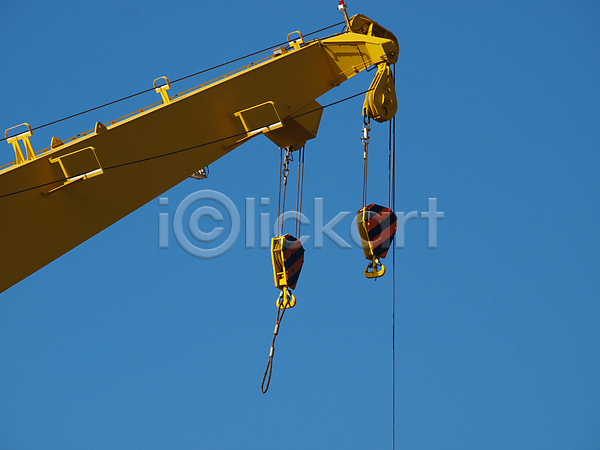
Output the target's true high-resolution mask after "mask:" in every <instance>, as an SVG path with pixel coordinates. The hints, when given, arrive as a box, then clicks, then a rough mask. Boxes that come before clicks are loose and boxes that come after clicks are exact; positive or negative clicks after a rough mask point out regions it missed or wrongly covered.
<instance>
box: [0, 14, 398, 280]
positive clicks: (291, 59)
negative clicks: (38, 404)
mask: <svg viewBox="0 0 600 450" xmlns="http://www.w3.org/2000/svg"><path fill="white" fill-rule="evenodd" d="M347 23H348V25H349V26H348V27H347V30H346V32H344V33H340V34H337V35H334V36H332V37H328V38H325V39H315V40H312V41H309V42H304V39H303V37H302V35H301V34H300V33H299V32H293V33H290V35H288V42H289V46H288V47H286V48H280V49H278V50H276V51H275V52H274V54H273V55H272V56H270V57H269V58H266V59H264V60H262V61H259V62H258V63H255V64H252V65H250V66H247V67H245V68H243V69H241V70H239V71H236V72H234V73H232V74H229V75H226V76H224V77H221V78H220V79H218V80H216V81H214V82H212V83H210V84H207V85H203V86H200V87H198V88H195V89H193V90H191V91H190V92H186V93H182V94H178V95H175V96H173V97H169V96H168V93H167V89H168V88H169V87H170V85H169V83H168V80H167V79H166V78H165V79H164V83H163V82H161V84H159V80H160V79H157V80H155V87H156V91H157V93H160V95H161V99H162V101H161V103H160V104H159V105H156V106H154V107H151V108H149V109H147V110H142V111H139V112H137V113H136V114H134V115H131V116H130V117H127V118H125V119H123V120H121V121H118V122H111V123H108V124H101V123H97V124H96V126H95V129H94V130H93V131H91V132H89V133H87V134H85V133H84V134H85V135H78V136H77V137H76V138H74V139H72V140H69V141H65V142H63V141H61V140H60V139H58V138H53V139H52V144H51V146H50V147H49V148H48V149H46V150H44V151H42V152H39V153H37V154H36V153H35V152H34V150H33V148H32V147H31V144H30V142H29V136H31V128H30V127H29V125H27V124H24V126H25V127H27V130H26V131H24V132H22V133H20V134H17V135H14V136H12V135H10V134H9V133H8V131H9V130H10V129H9V130H7V132H6V137H7V138H8V139H7V141H8V143H9V144H11V145H12V146H13V149H14V151H15V156H16V159H15V162H14V163H13V164H12V165H10V166H9V167H5V168H3V169H0V211H1V218H0V249H1V252H2V260H3V264H2V266H3V267H2V272H1V274H0V292H2V291H4V290H6V289H8V288H9V287H11V286H12V285H14V284H16V283H18V282H19V281H20V280H22V279H24V278H25V277H27V276H29V275H30V274H32V273H33V272H35V271H37V270H39V269H40V268H42V267H44V266H45V265H46V264H48V263H50V262H52V261H53V260H55V259H56V258H58V257H60V256H61V255H63V254H64V253H66V252H68V251H69V250H71V249H72V248H74V247H76V246H77V245H79V244H81V243H82V242H84V241H85V240H87V239H89V238H90V237H92V236H94V235H95V234H97V233H99V232H100V231H102V230H103V229H105V228H107V227H108V226H110V225H111V224H113V223H115V222H116V221H118V220H119V219H121V218H123V217H124V216H126V215H127V214H129V213H131V212H133V211H135V210H136V209H137V208H139V207H141V206H143V205H144V204H146V203H147V202H149V201H150V200H152V199H154V198H156V197H157V196H159V195H160V194H162V193H163V192H165V191H167V190H168V189H170V188H171V187H173V186H175V185H177V184H178V183H180V182H181V181H183V180H185V179H186V178H187V177H189V176H190V174H191V173H193V172H195V171H196V170H198V169H199V168H202V167H205V166H207V165H209V164H210V163H212V162H213V161H215V160H217V159H219V158H220V157H222V156H223V155H225V154H226V153H228V152H230V151H231V150H233V149H234V148H236V147H237V146H239V145H241V144H242V143H244V142H245V141H247V140H248V139H251V138H252V137H254V136H257V135H259V134H265V135H266V136H267V137H268V138H269V139H271V140H272V141H273V142H274V143H276V144H277V145H278V146H279V147H280V148H284V147H285V148H287V147H292V148H293V149H296V148H299V147H301V146H302V145H303V144H304V143H305V142H306V141H307V140H308V139H312V138H314V137H315V136H316V134H317V129H318V126H319V121H320V118H321V114H322V109H321V108H320V105H319V104H318V103H317V102H316V99H317V98H318V97H319V96H321V95H323V94H324V93H325V92H327V91H329V90H330V89H332V88H333V87H335V86H338V85H339V84H340V83H342V82H344V81H345V80H347V79H348V78H350V77H352V76H353V75H355V74H357V73H359V72H360V71H362V70H364V69H366V68H368V67H370V66H373V65H376V66H378V69H379V70H378V72H377V74H378V75H377V76H376V78H375V80H374V84H373V85H372V86H371V90H370V92H369V95H368V99H367V100H368V102H370V104H371V107H370V109H372V110H373V111H377V115H378V116H379V119H378V118H376V120H382V121H383V120H387V119H389V118H390V117H391V116H393V115H394V114H395V111H396V103H395V91H394V86H393V80H391V77H389V76H386V74H385V73H384V72H385V71H386V70H387V71H388V72H387V73H388V74H389V64H393V63H395V62H396V60H397V57H398V42H397V40H396V38H395V36H394V35H393V34H392V33H391V32H389V31H388V30H386V29H385V28H383V27H381V26H380V25H378V24H377V23H376V22H374V21H372V20H371V19H369V18H367V17H365V16H362V15H356V16H354V17H352V19H350V20H349V21H348V22H347ZM292 37H295V38H296V39H295V40H294V39H292ZM161 78H163V77H161ZM21 129H24V128H23V127H21ZM21 144H22V145H23V146H24V147H25V150H26V152H25V154H23V153H22V150H21Z"/></svg>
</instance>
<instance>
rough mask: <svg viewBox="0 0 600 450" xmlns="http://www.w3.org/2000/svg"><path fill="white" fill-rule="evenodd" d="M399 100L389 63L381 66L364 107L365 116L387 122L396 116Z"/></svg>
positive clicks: (378, 68)
mask: <svg viewBox="0 0 600 450" xmlns="http://www.w3.org/2000/svg"><path fill="white" fill-rule="evenodd" d="M397 110H398V100H397V98H396V85H395V83H394V76H393V75H392V71H391V70H390V65H389V64H387V63H382V64H379V66H378V67H377V73H376V74H375V78H374V79H373V82H372V83H371V86H370V87H369V91H368V92H367V95H366V97H365V103H364V105H363V115H367V116H369V117H370V118H372V119H373V120H376V121H377V122H380V123H382V122H385V121H387V120H390V119H391V118H392V117H394V116H395V115H396V111H397Z"/></svg>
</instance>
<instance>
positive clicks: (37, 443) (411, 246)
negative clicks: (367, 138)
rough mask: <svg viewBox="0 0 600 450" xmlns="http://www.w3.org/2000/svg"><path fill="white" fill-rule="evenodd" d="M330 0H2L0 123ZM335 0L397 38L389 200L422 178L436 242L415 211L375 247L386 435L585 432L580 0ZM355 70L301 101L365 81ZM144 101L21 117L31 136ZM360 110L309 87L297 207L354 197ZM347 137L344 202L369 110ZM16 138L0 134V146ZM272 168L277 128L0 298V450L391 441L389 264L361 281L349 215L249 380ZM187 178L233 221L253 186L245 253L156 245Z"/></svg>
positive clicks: (585, 173) (137, 83)
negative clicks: (264, 388)
mask: <svg viewBox="0 0 600 450" xmlns="http://www.w3.org/2000/svg"><path fill="white" fill-rule="evenodd" d="M336 6H337V2H336V1H312V0H310V1H306V2H301V3H298V2H275V1H265V2H260V3H255V2H238V1H231V2H227V3H223V2H221V3H219V2H215V3H204V2H177V1H175V2H170V3H165V2H144V3H142V2H135V1H122V2H112V1H109V2H104V3H101V4H99V3H85V4H83V3H81V2H39V1H23V2H10V3H9V2H6V1H3V2H2V3H1V4H0V11H1V13H2V18H3V26H2V27H1V28H0V40H1V41H2V42H3V44H4V45H3V46H2V48H3V50H2V57H1V58H0V67H1V68H2V74H3V79H2V88H1V91H2V102H1V106H0V125H2V126H4V129H6V128H9V127H11V126H13V125H17V124H19V123H22V122H29V123H30V124H31V125H32V126H38V125H41V124H43V123H47V122H49V121H52V120H55V119H58V118H61V117H64V116H67V115H70V114H73V113H76V112H79V111H81V110H85V109H88V108H90V107H93V106H96V105H99V104H102V103H105V102H108V101H111V100H114V99H117V98H120V97H123V96H125V95H129V94H131V93H134V92H138V91H141V90H143V89H146V88H148V87H151V84H150V83H151V82H152V80H154V79H155V78H156V77H158V76H162V75H166V76H168V77H170V78H171V79H175V78H179V77H182V76H185V75H188V74H190V73H193V72H196V71H199V70H202V69H204V68H207V67H210V66H213V65H215V64H219V63H222V62H224V61H228V60H230V59H233V58H236V57H239V56H242V55H245V54H248V53H250V52H253V51H256V50H259V49H262V48H266V47H269V46H270V45H275V44H278V43H280V42H282V41H283V40H285V37H286V35H287V34H288V33H289V32H291V31H294V30H300V31H302V32H304V33H307V32H310V31H313V30H316V29H319V28H322V27H324V26H328V25H331V24H333V23H336V22H338V21H340V20H341V16H340V15H339V14H338V13H337V12H336ZM348 7H349V12H350V14H351V15H352V14H356V13H361V14H364V15H367V16H368V17H371V18H372V19H374V20H376V21H378V22H380V23H381V24H382V25H383V26H385V27H386V28H388V29H390V30H391V31H393V32H394V33H395V34H396V36H397V37H398V39H399V41H400V46H401V54H400V58H399V61H398V64H397V65H396V73H397V77H396V88H397V94H398V101H399V110H398V114H397V148H398V153H397V164H398V168H397V189H396V195H397V200H396V210H397V211H403V212H405V213H409V212H411V211H417V212H423V211H426V210H427V199H428V198H437V199H438V200H437V202H438V210H439V211H443V212H444V219H443V220H439V221H438V236H437V238H438V246H437V248H436V249H428V248H427V221H426V220H421V219H415V220H411V221H409V222H407V224H406V229H405V247H404V248H403V249H398V250H397V253H396V289H397V290H396V443H397V446H398V448H410V449H429V448H431V449H440V448H463V449H468V448H523V449H532V448H540V449H542V448H543V449H549V448H597V447H598V445H600V432H599V431H598V422H599V419H600V383H599V381H598V373H599V370H600V346H599V342H600V340H599V338H600V330H599V327H598V319H599V318H600V303H599V301H598V300H599V295H598V292H599V287H600V286H599V281H598V280H599V279H600V277H599V263H598V250H599V247H600V245H599V244H600V240H599V238H598V232H597V228H598V227H597V224H598V221H599V220H600V214H599V212H598V207H599V203H600V202H599V200H600V199H599V192H600V189H599V183H598V169H599V168H600V153H599V147H600V145H599V144H600V127H599V123H600V85H599V83H598V79H599V74H600V70H599V69H600V39H599V38H600V7H599V6H598V4H597V3H596V2H592V1H583V0H581V1H551V2H539V1H525V2H516V1H509V2H460V3H454V2H441V1H402V2H385V1H381V2H367V1H351V2H349V4H348ZM241 64H242V63H239V65H241ZM236 67H237V66H236V65H234V66H232V69H231V70H233V68H236ZM225 71H228V68H227V69H221V70H220V71H219V70H217V71H215V72H214V73H210V74H207V75H206V76H204V75H202V76H200V77H196V79H194V80H190V81H189V84H186V82H181V83H179V85H174V86H173V88H172V91H171V92H177V91H181V90H184V89H185V88H187V87H191V86H194V85H195V84H199V83H200V82H203V81H207V80H209V79H212V78H214V77H216V76H218V75H220V74H222V73H225ZM373 74H374V72H371V73H368V74H367V73H361V74H359V75H358V76H356V77H355V78H353V79H351V80H349V81H348V82H347V83H345V84H344V85H342V86H340V87H338V88H336V89H333V90H332V91H331V92H329V93H328V94H327V95H325V96H323V97H322V98H320V99H319V101H320V102H321V103H322V104H326V103H329V102H333V101H336V100H339V99H342V98H345V97H348V96H350V95H353V94H356V93H358V92H361V91H364V90H365V89H367V88H368V86H369V84H370V82H371V79H372V78H371V77H372V76H373ZM202 77H205V78H202ZM196 81H197V82H196ZM157 100H158V98H157V94H154V93H150V94H146V95H144V96H140V97H136V98H135V99H132V100H130V101H128V102H123V103H119V104H118V105H115V106H113V107H111V108H107V109H105V110H101V111H97V112H93V113H90V114H87V115H84V116H81V117H78V118H76V119H72V120H69V121H66V122H62V123H60V124H57V125H55V126H52V127H48V128H44V129H40V130H37V131H35V132H34V135H33V138H32V143H33V146H34V148H36V149H41V148H44V147H47V146H48V145H49V143H50V138H51V137H52V136H54V135H56V136H59V137H64V138H68V137H70V136H73V135H75V134H77V133H79V132H81V131H85V130H88V129H90V128H92V127H93V125H94V123H95V122H96V121H108V120H111V119H114V118H116V117H119V116H121V115H124V114H126V113H129V112H131V111H133V110H135V109H138V108H141V107H143V106H146V105H148V104H150V103H153V102H154V101H157ZM361 106H362V99H361V98H355V99H353V100H350V101H347V102H344V103H342V104H340V105H337V106H333V107H331V108H327V109H326V110H325V111H324V114H323V119H322V121H321V127H320V131H319V136H318V137H317V139H315V140H313V141H310V142H309V143H308V144H307V147H306V168H305V188H304V202H305V208H304V212H305V214H306V215H307V217H308V218H309V219H310V220H311V223H314V218H315V210H314V208H313V199H314V198H322V199H323V216H324V220H325V222H328V221H329V220H331V219H333V218H334V217H335V216H336V215H337V214H338V213H340V212H351V211H356V210H357V209H359V208H360V202H361V189H362V147H361V142H360V133H361V132H360V128H361V125H362V118H361V112H360V111H361ZM207 114H210V106H209V105H208V106H207ZM371 135H372V136H371V146H370V149H371V159H370V161H369V163H370V172H369V198H368V201H369V202H377V203H385V202H387V181H386V180H387V148H388V147H387V145H388V144H387V142H388V141H387V139H388V138H387V136H388V128H387V125H379V124H375V125H374V126H373V131H372V133H371ZM2 146H4V149H3V150H1V148H2ZM12 155H13V153H12V149H11V147H10V146H9V145H8V144H6V143H0V165H3V164H5V163H7V162H9V161H10V160H11V159H12ZM278 164H279V152H278V150H277V148H276V147H275V145H274V144H272V143H271V142H270V141H269V140H267V139H266V138H264V137H259V138H256V139H254V140H253V141H251V142H249V143H247V144H244V145H243V146H242V147H240V148H238V149H236V150H235V151H234V152H232V153H231V154H229V155H227V156H226V157H224V158H222V159H221V160H219V161H217V162H216V163H215V164H213V165H211V167H210V176H209V178H208V179H207V180H204V181H196V180H191V179H190V180H186V181H184V182H183V183H181V184H180V185H178V186H176V187H174V188H173V189H171V190H169V191H168V192H166V193H165V194H164V195H163V196H162V197H168V198H169V205H168V206H159V204H158V199H156V200H153V201H152V202H150V203H149V204H147V205H145V206H144V207H142V208H140V209H139V210H138V211H136V212H134V213H133V214H131V215H129V216H128V217H126V218H124V219H123V220H121V221H120V222H118V223H117V224H115V225H114V226H112V227H110V228H109V229H107V230H105V231H103V232H102V233H100V234H99V235H98V236H96V237H94V238H93V239H91V240H89V241H88V242H86V243H84V244H82V245H80V246H79V247H77V248H76V249H74V250H73V251H71V252H70V253H69V254H67V255H65V256H63V257H61V258H60V259H58V260H57V261H55V262H53V263H51V264H50V265H48V266H47V267H45V268H44V269H42V270H40V271H39V272H37V273H35V274H33V275H32V276H30V277H29V278H27V279H26V280H24V281H23V282H21V283H19V284H18V285H16V286H14V287H12V288H11V289H9V290H8V291H6V292H4V293H2V294H0V361H2V364H0V448H6V449H39V448H46V449H70V448H73V449H75V448H90V449H94V448H98V449H104V448H140V449H142V448H143V449H149V448H178V449H185V448H193V449H197V448H203V449H239V448H250V449H254V448H257V449H258V448H260V449H271V448H287V449H307V448H314V449H330V448H344V449H365V448H389V447H390V446H391V439H392V399H391V394H392V386H391V384H392V366H391V364H392V361H391V360H392V348H391V343H392V317H391V311H392V299H391V289H392V285H391V282H392V277H391V267H392V264H391V257H388V258H387V259H386V260H385V263H386V265H387V266H388V269H389V270H390V273H388V274H387V275H386V276H385V277H383V278H382V279H380V280H378V281H376V282H373V281H368V280H366V279H365V278H364V277H363V275H362V271H363V269H364V267H365V259H364V257H363V255H362V251H361V249H360V248H358V247H356V246H355V245H354V244H352V242H351V240H350V237H349V236H350V233H349V230H350V218H345V219H344V220H343V221H342V222H341V223H340V224H339V225H338V226H337V227H336V228H335V231H336V232H337V233H338V234H339V235H340V237H342V238H343V239H345V240H346V241H348V242H349V243H350V244H351V246H352V248H351V249H343V248H339V247H338V246H337V245H336V244H335V243H334V242H332V241H331V240H329V239H327V238H325V240H324V245H323V248H314V239H313V240H312V242H311V241H309V243H308V244H307V245H306V253H305V264H304V267H303V269H302V274H301V276H300V279H299V282H298V286H297V289H296V291H295V294H296V297H297V299H298V303H297V306H296V307H295V308H294V309H292V310H290V311H288V312H287V313H286V315H285V318H284V320H283V322H282V325H281V331H280V335H279V337H278V339H277V344H276V354H275V363H274V370H273V378H272V381H271V387H270V389H269V392H268V393H267V394H266V395H263V394H261V392H260V389H259V387H260V381H261V378H262V374H263V371H264V367H265V364H266V362H267V357H268V351H269V344H270V340H271V337H272V332H273V326H274V321H275V313H276V309H275V300H276V298H277V293H278V291H277V289H276V288H275V287H274V286H273V280H272V269H271V262H270V255H269V251H268V250H267V249H261V248H259V245H258V244H259V235H258V232H259V228H260V224H259V217H260V214H261V213H263V214H266V213H268V214H269V217H270V219H271V220H272V219H274V218H275V216H276V213H277V182H276V177H277V174H278ZM192 169H194V170H196V168H192ZM192 171H193V170H192ZM202 189H211V190H215V191H218V192H220V193H222V194H224V195H226V196H227V197H228V198H229V199H231V201H232V202H233V203H234V205H235V206H236V208H237V209H238V210H239V212H240V214H241V216H242V218H243V217H244V208H245V199H246V198H254V199H256V222H255V224H254V225H255V230H256V234H255V239H256V242H257V245H256V246H255V248H250V249H248V248H245V242H244V227H242V232H241V234H240V236H239V237H238V239H237V240H236V242H235V243H234V245H233V246H232V248H231V249H230V250H229V251H228V252H227V253H225V254H224V255H222V256H220V257H218V258H215V259H208V260H207V259H200V258H195V257H193V256H191V255H189V254H188V253H186V252H185V251H184V250H183V249H182V248H181V247H180V246H179V245H178V244H177V241H176V240H175V238H174V235H173V231H172V229H170V230H169V248H167V249H159V248H158V217H159V214H160V213H168V214H169V218H170V220H171V219H172V217H173V215H174V214H175V211H176V209H177V206H178V204H180V202H181V201H182V200H183V199H184V198H185V197H187V196H188V195H190V194H192V193H194V192H197V191H199V190H202ZM123 195H126V193H124V194H123ZM261 198H269V199H270V204H269V205H268V206H261V205H260V199H261ZM114 201H115V202H118V201H119V199H118V198H115V199H114ZM221 211H223V210H222V209H221ZM1 220H10V219H9V218H6V217H3V218H2V219H1ZM214 225H215V224H214V223H212V221H211V220H210V219H208V218H203V219H202V221H201V222H200V228H201V229H202V230H204V231H210V229H211V228H212V227H213V226H214ZM218 225H219V226H225V227H227V224H226V221H225V222H224V224H218ZM40 227H43V224H40ZM303 229H304V230H306V231H305V232H307V233H313V234H314V228H313V227H312V225H311V226H306V227H304V228H303ZM4 238H6V237H4ZM4 238H3V239H4ZM22 239H23V240H24V248H25V249H26V250H24V251H35V249H28V248H27V245H26V237H22ZM190 239H191V238H190ZM217 242H218V241H217ZM3 264H6V265H8V264H10V261H5V262H4V263H3Z"/></svg>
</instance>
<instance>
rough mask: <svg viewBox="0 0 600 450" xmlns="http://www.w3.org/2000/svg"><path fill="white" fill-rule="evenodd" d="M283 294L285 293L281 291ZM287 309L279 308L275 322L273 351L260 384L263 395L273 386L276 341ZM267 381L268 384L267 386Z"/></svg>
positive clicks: (270, 353) (272, 342)
mask: <svg viewBox="0 0 600 450" xmlns="http://www.w3.org/2000/svg"><path fill="white" fill-rule="evenodd" d="M281 292H282V294H283V291H281ZM285 310H286V308H283V309H280V308H277V321H276V322H275V331H273V341H271V350H270V351H269V360H268V361H267V367H266V369H265V374H264V375H263V379H262V383H261V384H260V391H261V392H262V393H263V394H266V393H267V391H268V390H269V385H270V384H271V374H272V373H273V355H274V354H275V339H276V338H277V335H278V334H279V324H280V323H281V320H282V319H283V315H284V314H285ZM265 381H266V382H267V384H266V385H265Z"/></svg>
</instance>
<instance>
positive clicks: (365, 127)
mask: <svg viewBox="0 0 600 450" xmlns="http://www.w3.org/2000/svg"><path fill="white" fill-rule="evenodd" d="M370 123H371V119H370V118H369V116H368V115H367V112H366V111H365V112H364V115H363V128H362V132H363V136H362V137H361V138H360V139H361V141H362V143H363V160H364V167H363V198H362V207H363V208H364V207H365V206H367V159H368V151H369V131H371V127H370Z"/></svg>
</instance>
